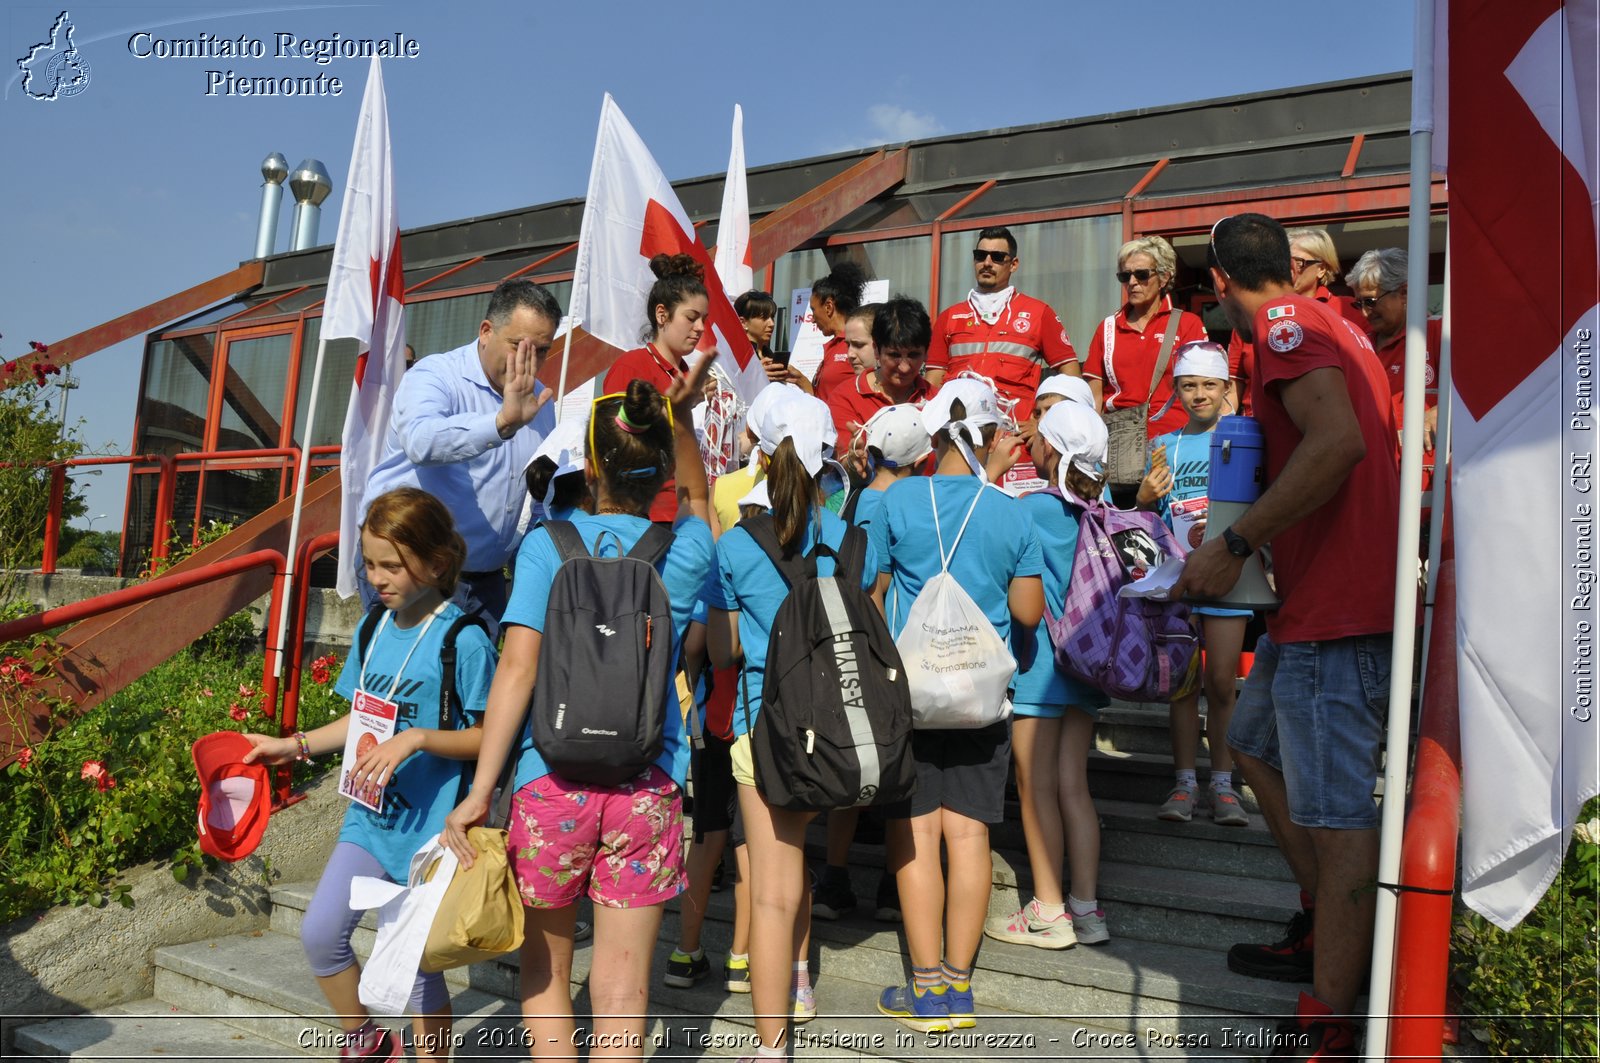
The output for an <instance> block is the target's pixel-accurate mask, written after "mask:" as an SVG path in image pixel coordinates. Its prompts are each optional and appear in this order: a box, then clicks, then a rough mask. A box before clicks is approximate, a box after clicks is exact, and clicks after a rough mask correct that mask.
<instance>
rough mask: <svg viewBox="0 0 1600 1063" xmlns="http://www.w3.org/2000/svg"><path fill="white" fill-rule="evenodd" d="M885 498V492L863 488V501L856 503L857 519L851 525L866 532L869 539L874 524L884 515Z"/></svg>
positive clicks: (872, 488)
mask: <svg viewBox="0 0 1600 1063" xmlns="http://www.w3.org/2000/svg"><path fill="white" fill-rule="evenodd" d="M883 496H884V491H883V490H880V489H878V488H874V487H863V488H862V489H861V500H860V501H859V502H857V503H856V512H855V519H854V520H853V521H851V523H852V524H854V525H855V526H856V527H858V528H860V529H861V530H862V531H864V532H866V533H867V537H868V538H869V539H870V538H871V537H872V525H873V523H874V522H875V521H877V519H878V518H879V517H881V516H882V515H883ZM880 560H882V558H881V557H880Z"/></svg>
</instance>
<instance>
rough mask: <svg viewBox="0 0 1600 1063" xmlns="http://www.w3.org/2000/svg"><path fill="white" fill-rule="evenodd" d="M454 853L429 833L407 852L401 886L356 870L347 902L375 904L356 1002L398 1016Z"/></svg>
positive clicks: (451, 873)
mask: <svg viewBox="0 0 1600 1063" xmlns="http://www.w3.org/2000/svg"><path fill="white" fill-rule="evenodd" d="M456 863H457V861H456V854H455V853H454V852H452V851H451V850H450V847H449V846H447V845H444V844H443V843H442V842H440V841H439V836H438V835H437V834H435V835H434V836H433V837H432V838H429V839H428V840H427V841H426V842H424V843H423V845H422V848H420V849H418V850H417V851H416V853H415V854H414V855H413V856H412V857H411V872H410V876H409V879H408V881H407V883H406V885H401V884H400V883H398V882H390V881H388V880H387V879H381V878H372V877H370V876H366V875H358V876H356V877H355V878H353V879H351V880H350V907H351V909H353V910H354V911H358V912H364V911H366V910H368V909H369V908H377V909H378V941H377V943H376V944H375V945H373V946H372V955H371V956H369V957H368V958H367V962H366V963H365V964H364V965H363V966H362V968H361V988H360V996H361V1003H362V1004H363V1005H365V1006H366V1007H367V1008H369V1009H371V1010H372V1011H373V1012H375V1013H377V1014H379V1015H403V1014H405V1012H406V1009H407V1008H408V1007H409V1006H410V1003H411V990H412V987H414V986H415V985H416V984H417V971H418V970H419V969H420V968H421V966H422V950H423V948H424V947H425V946H426V945H427V944H428V931H429V930H430V929H432V927H433V918H434V915H435V914H436V913H437V912H438V910H439V902H440V901H441V900H443V899H444V893H445V890H447V889H449V888H450V880H451V879H453V878H454V877H455V874H456Z"/></svg>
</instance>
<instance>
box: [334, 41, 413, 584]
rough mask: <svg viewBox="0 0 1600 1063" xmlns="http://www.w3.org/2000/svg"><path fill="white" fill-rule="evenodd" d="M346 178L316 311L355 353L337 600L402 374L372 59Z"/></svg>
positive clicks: (386, 157)
mask: <svg viewBox="0 0 1600 1063" xmlns="http://www.w3.org/2000/svg"><path fill="white" fill-rule="evenodd" d="M349 173H350V176H349V178H348V179H347V182H346V186H345V191H344V202H343V205H342V206H341V207H340V210H339V235H338V236H337V237H336V238H335V239H334V242H333V268H332V270H331V271H330V272H329V274H328V296H327V299H326V301H325V302H324V303H323V309H322V333H321V337H322V340H323V341H329V340H336V339H346V338H348V339H354V340H355V341H356V342H357V343H359V344H360V346H361V354H360V356H359V357H358V358H357V359H356V372H355V380H354V382H353V383H352V384H351V387H350V406H349V409H348V410H347V411H346V413H345V419H344V435H343V437H342V440H341V444H342V446H341V450H340V452H339V474H340V479H341V489H342V497H341V499H340V506H339V578H338V590H339V594H340V595H341V596H343V597H345V598H348V597H350V596H351V595H352V594H354V593H355V592H356V568H357V566H358V565H360V563H361V535H360V522H361V515H362V513H363V512H364V511H365V509H366V498H365V493H366V487H367V476H368V474H369V473H371V471H372V468H373V466H375V465H376V464H377V463H378V459H379V458H381V457H382V456H383V447H384V438H385V436H386V435H387V433H388V428H389V414H390V410H391V409H392V408H393V406H394V393H395V390H396V389H397V388H399V386H400V378H401V377H402V376H403V375H404V374H405V371H406V326H405V274H404V269H403V267H402V265H401V261H400V222H399V213H398V211H397V210H396V209H395V202H394V156H393V154H392V153H391V151H390V146H389V111H388V106H387V104H386V102H385V100H384V93H383V71H382V68H381V67H380V66H379V64H378V59H377V57H376V56H374V57H373V59H372V66H371V67H370V68H368V73H367V91H366V95H365V96H364V97H363V98H362V101H361V116H360V118H358V119H357V120H356V139H355V146H354V148H353V149H352V150H351V153H350V171H349Z"/></svg>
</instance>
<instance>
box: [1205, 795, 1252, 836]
mask: <svg viewBox="0 0 1600 1063" xmlns="http://www.w3.org/2000/svg"><path fill="white" fill-rule="evenodd" d="M1211 821H1212V822H1213V823H1220V824H1221V825H1222V826H1224V827H1248V826H1249V825H1250V814H1249V813H1248V812H1246V811H1245V810H1244V805H1243V804H1241V803H1240V801H1239V793H1238V791H1236V790H1235V789H1234V788H1233V787H1231V786H1213V787H1212V788H1211Z"/></svg>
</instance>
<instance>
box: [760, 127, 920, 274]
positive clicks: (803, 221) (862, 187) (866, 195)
mask: <svg viewBox="0 0 1600 1063" xmlns="http://www.w3.org/2000/svg"><path fill="white" fill-rule="evenodd" d="M909 157H910V153H909V150H908V149H906V148H901V149H900V150H899V151H897V152H895V153H894V154H893V155H887V154H885V153H884V152H882V151H875V152H873V153H872V154H871V155H869V156H867V157H866V158H865V159H862V160H861V161H860V162H858V163H856V164H855V165H854V166H852V167H850V169H848V170H846V171H844V172H843V173H841V174H838V175H836V176H834V177H832V178H830V179H829V180H827V181H824V182H823V183H822V184H820V185H818V186H817V187H815V188H813V189H812V190H811V191H809V192H807V193H805V194H804V195H802V196H799V197H797V198H795V199H793V200H791V201H790V202H788V203H787V204H785V205H784V206H782V207H780V208H778V209H777V210H775V211H773V212H772V213H771V214H768V215H767V216H766V217H764V218H762V219H761V220H760V221H758V222H756V223H755V224H754V225H752V226H751V227H750V263H751V265H752V266H753V267H754V268H756V269H761V268H762V267H764V266H766V265H768V264H770V263H772V262H776V261H777V260H778V259H779V258H780V257H781V256H783V255H784V254H786V253H788V252H789V251H792V250H793V249H794V248H796V247H799V246H800V245H801V244H803V243H805V242H806V241H807V240H809V239H811V238H812V237H813V236H815V235H817V234H818V233H820V232H822V231H823V230H824V229H827V228H828V227H829V226H831V225H834V224H836V223H837V222H839V221H840V220H842V219H844V218H846V217H849V216H850V215H851V214H853V213H854V212H855V211H857V210H860V209H861V208H862V207H863V206H865V205H866V204H868V203H870V202H871V201H872V200H874V199H876V198H877V197H878V196H881V195H882V194H883V193H885V192H887V191H888V190H889V189H891V188H893V187H894V186H895V185H897V184H899V183H900V182H902V181H904V180H905V179H906V160H907V159H908V158H909Z"/></svg>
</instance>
